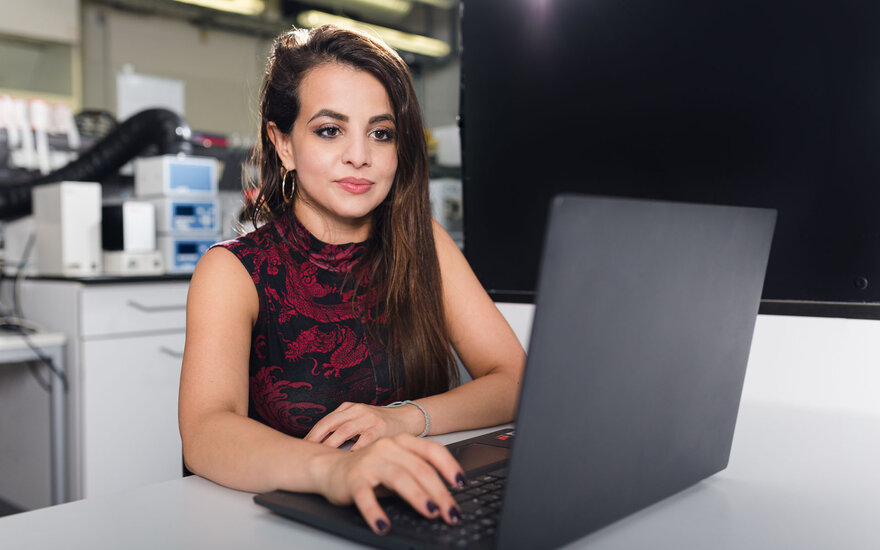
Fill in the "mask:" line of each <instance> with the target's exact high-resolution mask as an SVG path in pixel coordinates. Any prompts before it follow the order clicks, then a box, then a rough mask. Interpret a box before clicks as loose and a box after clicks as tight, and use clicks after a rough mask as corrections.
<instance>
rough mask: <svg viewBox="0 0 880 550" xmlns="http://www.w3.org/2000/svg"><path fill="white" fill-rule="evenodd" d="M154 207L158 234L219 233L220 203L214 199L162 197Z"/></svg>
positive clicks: (155, 202)
mask: <svg viewBox="0 0 880 550" xmlns="http://www.w3.org/2000/svg"><path fill="white" fill-rule="evenodd" d="M151 202H152V203H153V204H154V205H155V206H156V229H157V230H158V231H159V233H177V232H182V233H211V234H215V233H219V232H220V201H218V200H217V198H216V197H213V198H212V197H184V196H175V197H162V198H159V199H152V200H151Z"/></svg>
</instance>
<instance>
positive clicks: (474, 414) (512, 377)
mask: <svg viewBox="0 0 880 550" xmlns="http://www.w3.org/2000/svg"><path fill="white" fill-rule="evenodd" d="M434 240H435V242H436V246H437V256H438V259H439V260H440V274H441V276H442V278H443V308H444V313H445V314H446V324H447V327H448V331H449V334H450V337H451V339H452V346H453V348H455V352H456V353H457V354H458V357H459V359H461V362H462V363H463V364H464V366H465V368H466V369H467V370H468V373H469V374H470V375H471V377H472V378H473V381H471V382H468V383H467V384H462V385H461V386H458V387H457V388H453V389H452V390H450V391H448V392H446V393H442V394H439V395H435V396H431V397H426V398H424V399H419V400H418V401H419V404H420V405H422V406H423V407H425V409H426V410H427V411H428V413H429V414H430V415H431V433H432V434H439V433H447V432H453V431H459V430H467V429H473V428H480V427H485V426H492V425H496V424H503V423H505V422H510V421H512V420H513V418H514V415H515V414H516V406H517V402H518V400H519V391H520V385H521V384H522V375H523V369H524V367H525V361H526V354H525V351H524V350H523V347H522V345H521V344H520V343H519V340H518V339H517V337H516V335H515V334H514V333H513V329H511V328H510V325H509V324H507V321H506V320H505V319H504V317H503V316H502V315H501V312H499V311H498V308H497V307H495V303H494V302H493V301H492V299H491V298H490V297H489V295H488V294H487V293H486V291H485V290H484V289H483V286H482V285H481V284H480V281H479V280H478V279H477V277H476V275H474V272H473V270H472V269H471V267H470V265H469V264H468V262H467V260H466V259H465V257H464V255H463V254H462V253H461V250H459V248H458V245H456V244H455V242H454V241H453V240H452V238H451V237H450V236H449V234H448V233H447V232H446V231H445V230H444V229H443V228H442V227H441V226H440V224H439V223H437V222H436V221H435V222H434ZM405 408H408V409H415V407H412V406H410V407H405ZM418 412H419V411H418V410H416V413H418Z"/></svg>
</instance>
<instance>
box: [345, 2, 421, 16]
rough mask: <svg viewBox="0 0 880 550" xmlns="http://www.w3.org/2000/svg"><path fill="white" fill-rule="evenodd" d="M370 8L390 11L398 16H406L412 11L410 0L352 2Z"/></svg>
mask: <svg viewBox="0 0 880 550" xmlns="http://www.w3.org/2000/svg"><path fill="white" fill-rule="evenodd" d="M352 3H353V4H358V5H361V6H364V7H368V8H376V9H380V10H384V11H390V12H393V13H396V14H398V15H406V14H408V13H409V12H410V10H411V9H412V4H410V2H409V0H357V1H355V2H352Z"/></svg>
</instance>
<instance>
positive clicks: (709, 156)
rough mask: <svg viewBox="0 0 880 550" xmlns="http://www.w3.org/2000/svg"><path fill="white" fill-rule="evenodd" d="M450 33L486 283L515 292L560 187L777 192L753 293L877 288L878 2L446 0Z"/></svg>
mask: <svg viewBox="0 0 880 550" xmlns="http://www.w3.org/2000/svg"><path fill="white" fill-rule="evenodd" d="M462 45H463V52H462V103H461V130H462V147H463V180H464V215H465V218H464V231H465V235H464V238H465V252H466V255H467V257H468V259H469V261H470V263H471V265H472V266H473V268H474V270H475V271H476V273H477V276H478V277H479V278H480V280H481V282H482V283H483V285H484V286H485V287H486V288H487V289H488V290H489V291H490V292H491V293H492V294H493V296H494V297H495V298H496V299H500V300H517V301H530V300H531V299H532V295H533V293H534V290H535V279H536V274H537V267H538V258H539V252H540V246H541V238H542V234H543V231H544V226H545V223H546V214H547V208H548V205H549V201H550V198H551V197H552V196H554V195H555V194H557V193H559V192H563V191H568V192H579V193H592V194H600V195H615V196H630V197H645V198H658V199H670V200H677V201H689V202H704V203H717V204H730V205H741V206H758V207H769V208H775V209H777V210H778V212H779V217H778V224H777V231H776V237H775V239H774V244H773V249H772V253H771V258H770V265H769V268H768V273H767V279H766V283H765V287H764V293H763V298H764V299H765V300H769V301H799V302H836V303H850V304H856V303H863V302H871V303H872V302H880V2H876V1H873V0H839V1H837V2H827V1H818V0H801V1H799V2H794V1H784V0H738V1H736V2H729V1H706V0H662V1H658V0H626V1H621V0H589V1H588V0H463V8H462ZM583 238H584V239H589V238H590V236H589V235H583Z"/></svg>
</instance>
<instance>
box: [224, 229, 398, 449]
mask: <svg viewBox="0 0 880 550" xmlns="http://www.w3.org/2000/svg"><path fill="white" fill-rule="evenodd" d="M366 245H367V243H351V244H344V245H332V244H326V243H322V242H321V241H319V240H318V239H316V238H315V237H314V236H313V235H311V234H310V233H309V232H308V231H307V230H306V229H305V227H303V226H302V224H300V223H299V222H297V221H295V220H294V221H291V220H287V219H283V220H276V221H275V222H273V223H269V224H266V225H264V226H262V227H260V228H259V229H257V230H256V231H253V232H251V233H248V234H247V235H244V236H242V237H239V238H237V239H233V240H231V241H226V242H223V243H219V244H218V245H215V246H222V247H223V248H226V249H227V250H229V251H231V252H232V253H233V254H235V255H236V257H237V258H238V259H239V260H240V261H241V263H242V264H243V265H244V266H245V268H247V270H248V272H249V273H250V275H251V280H253V282H254V285H255V286H256V288H257V294H258V295H259V297H260V312H259V315H258V317H257V322H256V323H255V325H254V328H253V336H252V343H251V353H250V392H249V393H250V398H249V406H248V415H249V416H250V417H251V418H255V419H257V420H259V421H260V422H263V423H264V424H267V425H269V426H271V427H273V428H275V429H277V430H280V431H282V432H284V433H287V434H290V435H293V436H297V437H303V436H305V435H306V434H307V433H308V432H309V430H310V429H311V427H312V426H313V425H314V424H315V422H317V421H318V420H320V419H321V418H322V417H323V416H324V415H326V414H327V413H329V412H332V411H333V410H334V409H336V407H338V406H339V405H340V404H342V403H343V402H344V401H353V402H360V403H369V404H372V405H385V404H387V403H390V402H392V401H395V400H397V399H398V397H399V395H400V394H401V391H400V390H399V389H398V390H396V391H394V390H392V389H391V387H390V386H391V384H390V377H389V371H388V368H389V367H388V361H387V357H386V355H385V350H384V349H383V348H382V347H381V346H380V345H379V344H378V343H377V342H376V341H375V340H373V339H372V338H370V337H369V335H368V332H367V329H366V326H365V325H364V318H368V319H372V318H374V317H375V315H376V310H377V308H376V306H375V304H373V303H372V302H374V301H375V300H371V299H370V298H372V295H371V296H369V297H368V296H366V295H365V294H366V293H365V292H364V291H363V290H362V289H359V290H357V291H356V290H354V289H351V288H348V287H347V288H346V289H344V290H343V288H342V285H343V281H344V279H345V276H346V274H348V273H350V272H351V270H352V269H353V268H354V266H356V265H357V261H358V259H359V258H360V257H361V256H362V255H363V253H364V252H365V251H366ZM349 286H350V285H349ZM379 320H380V322H379V323H377V324H376V325H375V326H374V330H375V331H376V333H377V334H378V335H379V337H380V338H381V337H382V336H383V335H384V323H383V322H384V319H383V318H382V317H381V316H380V317H379ZM396 379H398V380H402V379H403V371H402V369H401V370H399V371H398V372H397V373H396Z"/></svg>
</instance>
